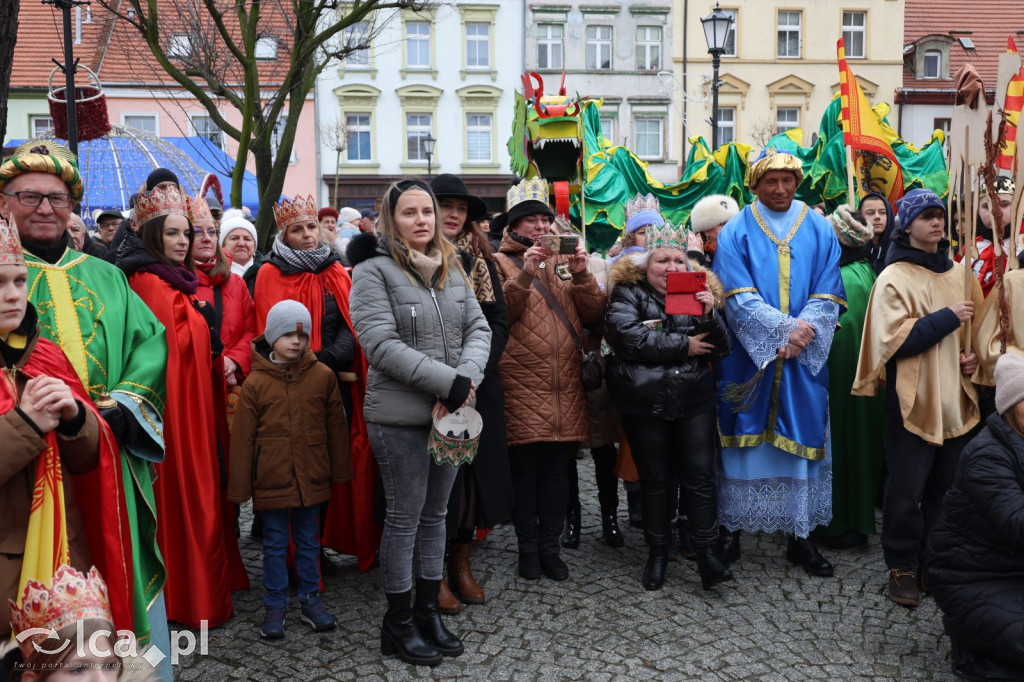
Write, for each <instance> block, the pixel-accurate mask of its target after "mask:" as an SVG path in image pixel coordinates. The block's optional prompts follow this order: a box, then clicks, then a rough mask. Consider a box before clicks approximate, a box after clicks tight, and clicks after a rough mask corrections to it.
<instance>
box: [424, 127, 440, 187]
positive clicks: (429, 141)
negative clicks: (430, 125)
mask: <svg viewBox="0 0 1024 682" xmlns="http://www.w3.org/2000/svg"><path fill="white" fill-rule="evenodd" d="M435 144H437V140H435V139H434V136H433V135H431V134H430V133H427V137H426V138H425V139H424V140H423V153H424V154H425V155H426V157H427V180H429V179H430V176H431V172H432V171H433V166H431V165H430V161H431V159H433V158H434V145H435Z"/></svg>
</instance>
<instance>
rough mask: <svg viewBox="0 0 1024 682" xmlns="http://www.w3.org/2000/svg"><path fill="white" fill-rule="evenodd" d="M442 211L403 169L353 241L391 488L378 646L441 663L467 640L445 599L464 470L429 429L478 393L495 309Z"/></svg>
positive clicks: (378, 441)
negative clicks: (451, 622) (439, 458)
mask: <svg viewBox="0 0 1024 682" xmlns="http://www.w3.org/2000/svg"><path fill="white" fill-rule="evenodd" d="M437 216H438V210H437V202H436V201H435V199H434V195H433V193H432V192H431V191H430V188H429V187H428V186H427V185H426V184H425V183H423V182H421V181H419V180H402V181H400V182H397V183H395V184H393V185H391V187H389V188H388V190H387V192H386V193H385V194H384V199H383V207H382V209H381V214H380V222H379V224H378V226H377V230H378V234H379V239H378V238H375V237H374V236H373V235H360V236H358V237H356V238H354V239H353V240H352V242H350V244H349V248H348V257H349V261H350V262H351V263H352V264H353V265H354V266H355V269H354V271H353V278H352V279H353V285H352V293H351V296H350V303H349V305H350V309H351V312H352V323H353V325H354V326H355V332H356V338H357V339H358V340H359V344H360V345H361V346H362V348H363V351H364V352H365V353H366V358H367V360H368V362H369V365H370V368H369V372H368V374H367V378H366V400H365V403H364V411H363V418H364V419H365V421H366V427H367V431H368V432H369V437H370V444H371V445H372V447H373V454H374V458H375V459H376V460H377V464H378V465H379V466H380V474H381V480H382V482H383V484H384V495H385V498H386V500H387V518H386V521H385V524H384V534H383V536H382V538H381V544H380V563H381V569H382V571H383V572H384V591H385V593H386V595H387V599H388V610H387V613H386V614H385V616H384V624H383V626H382V628H381V652H382V653H383V654H384V655H398V656H399V657H400V658H401V659H402V660H404V661H406V662H408V663H413V664H415V665H437V664H438V663H440V662H441V657H442V655H446V656H458V655H459V654H461V653H462V652H463V646H462V642H461V641H460V640H459V638H458V637H456V636H455V635H453V634H452V633H451V632H449V631H448V630H447V628H445V626H444V624H443V623H442V621H441V615H440V610H439V609H438V603H437V594H438V589H439V587H440V584H441V571H442V566H443V563H444V548H445V514H446V511H447V508H448V496H449V494H450V492H451V488H452V484H453V483H454V481H455V474H456V470H455V468H454V467H453V466H452V465H451V464H437V463H436V462H435V461H433V459H432V458H431V456H430V455H429V454H428V453H427V441H428V437H429V435H430V429H431V426H432V423H433V422H432V418H433V415H435V414H441V415H444V414H446V413H447V412H449V411H451V412H453V411H455V410H457V409H458V408H460V407H462V406H464V405H467V404H469V403H471V402H472V401H473V399H474V389H475V388H476V386H477V384H479V383H480V382H481V381H482V380H483V376H484V368H485V367H486V365H487V358H488V354H489V352H490V345H491V331H490V328H489V327H488V325H487V320H486V318H485V317H484V315H483V312H481V310H480V305H479V303H477V300H476V296H475V294H474V293H473V289H472V287H471V286H470V285H469V283H468V280H467V278H466V276H465V274H464V273H463V272H462V270H461V269H460V266H459V263H458V257H457V256H456V253H455V249H454V247H453V246H452V245H451V243H450V242H449V241H448V240H447V239H445V238H444V235H443V233H442V232H441V227H440V224H439V223H438V218H437ZM414 551H416V552H417V553H418V561H417V566H418V569H417V570H418V573H417V576H416V603H415V608H413V607H412V578H413V553H414Z"/></svg>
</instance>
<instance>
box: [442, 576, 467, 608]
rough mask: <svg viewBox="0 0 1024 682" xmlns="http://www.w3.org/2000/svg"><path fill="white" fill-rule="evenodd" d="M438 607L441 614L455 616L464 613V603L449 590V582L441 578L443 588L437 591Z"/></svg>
mask: <svg viewBox="0 0 1024 682" xmlns="http://www.w3.org/2000/svg"><path fill="white" fill-rule="evenodd" d="M437 606H438V608H440V609H441V613H444V614H447V615H449V616H454V615H455V614H457V613H458V612H460V611H462V602H460V601H459V600H458V598H457V597H456V596H455V595H454V594H452V591H451V590H449V589H448V581H446V580H445V579H444V578H441V587H440V589H438V591H437Z"/></svg>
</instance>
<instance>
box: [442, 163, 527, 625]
mask: <svg viewBox="0 0 1024 682" xmlns="http://www.w3.org/2000/svg"><path fill="white" fill-rule="evenodd" d="M430 186H431V188H432V189H433V190H434V195H435V196H436V197H437V203H438V205H439V206H440V209H441V216H440V217H441V221H440V222H441V229H442V230H443V231H444V236H445V237H447V238H448V240H449V241H450V242H452V244H454V245H455V248H456V250H457V251H458V255H459V258H460V259H461V262H462V268H463V270H464V271H465V272H466V274H467V276H468V277H469V279H470V281H471V282H472V284H473V291H474V292H475V293H476V300H477V302H478V303H479V304H480V308H481V310H482V311H483V313H484V317H485V318H487V326H488V327H490V329H491V352H490V355H489V356H488V357H487V371H486V372H485V378H486V380H485V381H484V382H483V383H482V384H481V385H480V388H479V389H478V390H477V392H476V410H477V412H479V413H480V416H481V417H483V421H484V428H483V432H482V433H481V434H480V447H479V449H478V450H477V453H476V459H474V460H473V462H472V464H467V465H465V466H461V467H459V475H458V477H457V478H456V479H455V485H454V486H452V494H451V498H450V499H449V501H448V522H447V525H448V554H449V559H448V582H447V583H445V581H441V597H440V603H441V611H443V612H444V613H458V612H459V611H460V610H461V609H462V604H461V603H460V602H459V598H461V599H462V601H464V602H466V603H467V604H483V603H484V598H485V595H484V591H483V589H482V588H481V587H480V585H479V584H478V583H477V581H476V578H475V577H474V576H473V570H472V565H471V563H470V550H471V549H472V547H473V538H474V537H475V535H476V529H477V528H488V529H489V528H494V527H495V526H496V525H498V524H499V523H501V520H502V519H504V518H507V517H508V515H509V512H510V511H511V510H512V485H511V484H510V483H509V479H510V478H511V477H512V474H511V473H510V471H509V466H508V443H507V442H506V440H505V392H504V391H503V390H502V387H501V377H500V376H499V374H498V360H499V359H501V354H502V353H503V352H504V350H505V344H506V343H507V342H508V317H507V315H506V313H505V296H504V294H503V293H502V292H501V280H499V279H498V271H497V269H496V268H495V267H494V259H493V258H492V256H491V245H490V244H489V243H488V242H487V237H485V236H484V233H483V232H481V231H480V228H479V227H477V224H478V223H475V222H474V221H476V220H478V219H479V218H480V217H481V216H487V204H486V203H484V200H483V199H481V198H480V197H477V196H473V195H472V194H470V193H469V190H468V189H467V188H466V184H465V183H464V182H463V181H462V179H461V178H459V177H458V176H456V175H452V174H450V173H442V174H441V175H438V176H437V177H435V178H434V179H433V180H432V181H431V183H430ZM449 586H450V587H451V589H452V590H454V591H455V594H452V592H451V590H448V589H447V588H448V587H449Z"/></svg>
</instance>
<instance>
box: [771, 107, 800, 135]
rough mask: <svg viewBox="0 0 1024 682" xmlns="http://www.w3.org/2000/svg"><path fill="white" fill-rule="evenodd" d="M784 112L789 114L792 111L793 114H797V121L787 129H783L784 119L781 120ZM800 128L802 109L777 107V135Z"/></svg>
mask: <svg viewBox="0 0 1024 682" xmlns="http://www.w3.org/2000/svg"><path fill="white" fill-rule="evenodd" d="M783 111H787V112H789V111H791V112H795V113H796V120H795V121H793V122H792V125H788V126H787V127H785V128H783V127H782V126H783V121H782V118H781V114H782V112H783ZM786 123H790V122H789V121H787V122H786ZM799 127H800V107H775V134H776V135H778V134H780V133H784V132H786V131H787V130H792V129H793V128H799Z"/></svg>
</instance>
